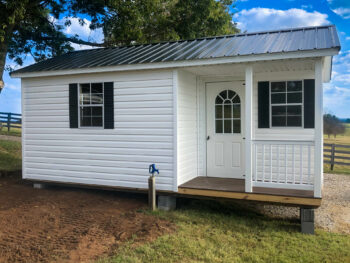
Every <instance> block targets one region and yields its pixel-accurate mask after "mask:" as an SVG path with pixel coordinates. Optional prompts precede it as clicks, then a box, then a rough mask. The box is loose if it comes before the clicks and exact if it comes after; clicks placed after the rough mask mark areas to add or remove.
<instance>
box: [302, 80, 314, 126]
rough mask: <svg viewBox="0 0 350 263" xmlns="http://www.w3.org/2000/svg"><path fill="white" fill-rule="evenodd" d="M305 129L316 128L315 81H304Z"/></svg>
mask: <svg viewBox="0 0 350 263" xmlns="http://www.w3.org/2000/svg"><path fill="white" fill-rule="evenodd" d="M304 128H307V129H313V128H315V80H314V79H305V80H304Z"/></svg>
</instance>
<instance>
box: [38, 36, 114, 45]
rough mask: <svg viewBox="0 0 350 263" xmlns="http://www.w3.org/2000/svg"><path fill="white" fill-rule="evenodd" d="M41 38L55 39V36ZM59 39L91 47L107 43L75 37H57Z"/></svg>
mask: <svg viewBox="0 0 350 263" xmlns="http://www.w3.org/2000/svg"><path fill="white" fill-rule="evenodd" d="M42 39H43V40H57V37H42ZM59 39H60V40H64V41H67V42H72V43H75V44H79V45H86V46H92V47H107V46H108V44H107V43H96V42H90V41H85V40H82V39H79V38H76V37H59Z"/></svg>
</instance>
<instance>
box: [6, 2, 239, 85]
mask: <svg viewBox="0 0 350 263" xmlns="http://www.w3.org/2000/svg"><path fill="white" fill-rule="evenodd" d="M232 6H233V0H201V1H192V0H0V76H1V78H0V90H1V88H2V87H3V86H4V83H3V80H2V75H3V72H4V69H8V70H9V68H8V67H7V68H6V67H5V62H6V57H7V56H8V57H9V58H10V59H13V60H14V61H15V62H16V63H17V64H19V65H21V64H22V63H23V58H24V57H25V56H26V55H28V54H29V55H31V56H32V57H33V58H34V59H35V61H40V60H43V59H46V58H48V57H52V56H57V55H61V54H64V53H66V52H69V51H71V50H73V48H72V46H71V43H77V44H84V45H90V46H94V47H109V46H118V45H125V44H127V45H129V44H140V43H152V42H158V41H169V40H178V39H190V38H197V37H203V36H213V35H222V34H233V33H236V32H239V30H238V29H237V28H236V24H234V23H233V22H232V18H233V13H231V12H230V8H231V7H232ZM85 16H88V17H89V18H91V24H90V28H91V29H92V30H94V29H97V28H102V29H103V33H104V42H103V43H94V42H89V41H84V40H82V39H81V38H79V36H78V35H75V36H73V37H72V36H68V35H66V34H65V33H64V31H63V30H64V26H69V25H70V24H71V18H73V17H74V18H79V21H80V23H81V25H83V24H84V19H83V18H84V17H85ZM62 17H63V18H64V19H65V24H64V26H62V25H58V24H57V23H56V22H55V19H56V20H57V19H60V18H61V19H62Z"/></svg>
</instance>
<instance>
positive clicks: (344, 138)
mask: <svg viewBox="0 0 350 263" xmlns="http://www.w3.org/2000/svg"><path fill="white" fill-rule="evenodd" d="M345 125H346V130H345V133H344V134H341V135H337V137H336V138H334V137H333V136H331V137H330V138H328V136H327V135H324V143H330V144H343V145H350V123H347V124H345ZM325 149H330V147H325ZM336 150H342V151H349V152H350V149H349V148H338V147H337V148H336ZM325 154H330V153H329V152H327V153H325ZM337 155H338V156H346V157H350V154H342V153H338V154H336V156H337ZM325 160H329V158H325ZM338 161H340V162H345V163H349V164H350V160H338ZM323 169H324V172H325V173H338V174H350V165H338V164H336V165H335V166H334V170H333V171H332V170H331V169H330V165H329V164H324V168H323Z"/></svg>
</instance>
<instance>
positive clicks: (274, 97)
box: [271, 93, 286, 104]
mask: <svg viewBox="0 0 350 263" xmlns="http://www.w3.org/2000/svg"><path fill="white" fill-rule="evenodd" d="M271 103H272V104H278V103H286V94H285V93H276V94H271Z"/></svg>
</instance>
